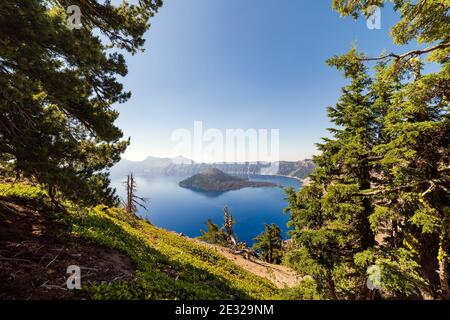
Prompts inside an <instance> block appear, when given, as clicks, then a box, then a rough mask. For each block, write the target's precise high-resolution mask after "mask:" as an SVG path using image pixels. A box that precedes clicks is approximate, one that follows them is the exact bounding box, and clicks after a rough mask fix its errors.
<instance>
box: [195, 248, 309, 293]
mask: <svg viewBox="0 0 450 320" xmlns="http://www.w3.org/2000/svg"><path fill="white" fill-rule="evenodd" d="M202 243H203V242H202ZM203 244H205V243H203ZM206 245H208V246H210V247H212V248H214V249H215V250H216V251H217V252H219V253H221V254H222V255H223V256H224V257H226V258H227V259H229V260H231V261H233V262H234V263H235V264H237V265H238V266H240V267H242V268H243V269H245V270H247V271H249V272H251V273H254V274H256V275H258V276H260V277H263V278H266V279H268V280H270V281H272V282H273V283H274V284H275V285H276V286H277V287H278V288H280V289H281V288H285V287H288V288H292V287H294V286H295V285H296V284H298V283H299V282H300V281H301V280H302V278H301V277H300V276H299V275H298V274H297V273H296V272H295V271H294V270H292V269H291V268H289V267H286V266H280V265H276V264H270V263H267V262H264V261H261V260H258V259H256V258H253V257H251V258H250V259H247V258H245V257H244V256H243V255H240V254H234V253H233V251H232V250H231V249H228V248H224V247H221V246H216V245H211V244H206Z"/></svg>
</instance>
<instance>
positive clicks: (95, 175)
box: [0, 0, 162, 204]
mask: <svg viewBox="0 0 450 320" xmlns="http://www.w3.org/2000/svg"><path fill="white" fill-rule="evenodd" d="M161 4H162V2H161V1H160V0H142V1H139V4H138V5H132V4H128V3H126V2H123V3H121V4H119V5H112V4H111V2H110V1H105V2H103V3H99V2H98V1H95V0H70V1H68V0H67V1H66V0H57V1H56V0H20V1H18V0H2V1H1V2H0V161H1V163H2V165H1V167H2V168H3V167H4V165H3V164H4V163H5V161H8V165H9V166H10V168H8V170H9V173H10V174H11V171H12V174H14V175H19V176H22V177H25V178H27V179H32V180H34V181H38V182H40V183H41V184H43V185H44V186H46V187H47V189H48V191H49V194H50V196H51V197H52V198H54V197H55V196H56V194H58V193H63V194H64V196H65V197H67V198H69V199H72V200H76V201H77V202H83V203H85V204H96V203H99V202H103V203H106V204H112V203H117V200H118V199H117V197H116V196H115V195H114V192H113V190H112V189H111V188H110V187H109V178H108V174H107V169H108V168H110V167H111V166H112V165H113V164H114V163H115V162H117V161H119V159H120V154H121V153H122V152H123V151H124V150H125V148H126V147H127V145H128V141H127V140H124V139H122V136H123V134H122V132H121V130H120V129H119V128H117V127H116V126H115V125H114V121H115V120H116V119H117V116H118V113H117V111H115V110H114V109H113V108H112V106H113V105H114V104H116V103H123V102H125V101H127V99H128V98H129V97H130V93H129V92H126V91H124V90H123V86H122V84H121V83H120V82H118V80H117V77H122V76H125V75H126V74H127V67H126V64H125V59H124V56H123V54H122V53H121V52H120V51H123V50H124V51H125V52H130V53H136V52H137V51H139V50H141V49H142V46H143V44H144V39H143V35H144V33H145V31H146V30H147V29H148V28H149V19H150V18H151V17H152V16H153V15H154V13H155V12H156V11H157V9H158V8H159V7H160V6H161ZM70 5H77V6H79V8H80V9H81V14H82V16H81V18H82V21H81V23H82V27H81V29H70V28H69V27H68V25H67V19H68V16H67V13H66V9H67V8H68V7H69V6H70Z"/></svg>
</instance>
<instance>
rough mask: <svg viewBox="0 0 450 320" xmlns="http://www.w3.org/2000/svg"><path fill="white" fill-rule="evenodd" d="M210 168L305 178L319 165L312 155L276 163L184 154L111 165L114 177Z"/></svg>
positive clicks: (183, 173) (182, 173)
mask: <svg viewBox="0 0 450 320" xmlns="http://www.w3.org/2000/svg"><path fill="white" fill-rule="evenodd" d="M209 168H216V169H219V170H221V171H223V172H225V173H227V174H231V175H237V176H247V175H280V176H287V177H292V178H298V179H304V178H306V177H308V176H309V175H310V174H311V173H312V171H313V170H314V168H315V165H314V163H313V162H312V160H311V159H305V160H299V161H278V162H273V163H263V162H257V163H254V162H253V163H231V162H230V163H197V162H194V161H192V160H190V159H187V158H184V157H176V158H173V159H171V158H158V157H147V158H146V159H144V160H143V161H131V160H127V159H122V160H121V161H120V162H118V163H117V164H116V165H115V166H114V167H112V168H111V171H110V172H111V178H113V179H116V178H123V177H124V176H126V175H127V174H129V173H130V172H134V173H135V174H136V175H140V176H150V177H152V176H192V175H195V174H198V173H200V172H202V171H205V170H207V169H209Z"/></svg>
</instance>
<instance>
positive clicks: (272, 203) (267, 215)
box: [113, 176, 301, 245]
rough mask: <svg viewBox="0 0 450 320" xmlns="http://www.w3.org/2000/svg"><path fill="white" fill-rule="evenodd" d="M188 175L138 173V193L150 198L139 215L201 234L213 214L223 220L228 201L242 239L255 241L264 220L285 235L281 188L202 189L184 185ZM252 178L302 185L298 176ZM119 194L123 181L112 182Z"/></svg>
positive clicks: (237, 231) (285, 221)
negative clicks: (224, 208) (182, 185)
mask: <svg viewBox="0 0 450 320" xmlns="http://www.w3.org/2000/svg"><path fill="white" fill-rule="evenodd" d="M185 178H186V177H156V178H141V177H136V182H137V189H138V195H139V196H142V197H146V198H148V199H149V203H148V209H149V210H148V211H145V210H142V209H141V210H140V211H139V212H138V215H139V216H141V217H143V218H146V219H148V220H149V221H150V222H151V223H153V224H154V225H156V226H158V227H162V228H165V229H168V230H172V231H176V232H181V233H184V234H186V235H187V236H189V237H196V236H199V235H200V229H205V227H204V226H205V222H206V220H208V219H209V218H211V219H212V220H213V221H214V222H215V223H217V224H218V225H222V224H223V207H224V206H225V205H227V206H228V207H229V209H231V211H232V213H233V217H234V219H235V220H236V224H235V228H234V231H235V233H236V235H237V237H238V239H239V241H244V242H247V243H248V244H250V245H251V244H252V243H253V238H255V237H256V236H257V235H258V234H260V233H261V232H262V231H263V230H264V224H265V223H268V224H270V223H276V224H278V225H279V226H280V228H282V230H283V232H284V235H285V237H286V231H287V226H286V223H287V221H288V218H289V217H288V215H287V214H285V213H283V209H284V208H285V207H286V206H287V202H286V200H285V197H286V196H285V193H284V191H283V189H282V188H245V189H241V190H235V191H228V192H224V193H213V192H199V191H193V190H190V189H184V188H181V187H180V186H178V182H180V181H181V180H183V179H185ZM251 180H263V181H271V182H274V183H276V184H279V185H281V186H283V187H288V186H293V187H294V188H297V189H298V188H299V187H300V185H301V183H300V182H299V181H298V180H295V179H291V178H286V177H274V176H270V177H269V176H255V177H251ZM113 185H114V186H115V187H116V188H117V191H118V194H119V195H120V196H122V195H123V193H124V190H123V184H122V183H121V182H120V181H116V182H113Z"/></svg>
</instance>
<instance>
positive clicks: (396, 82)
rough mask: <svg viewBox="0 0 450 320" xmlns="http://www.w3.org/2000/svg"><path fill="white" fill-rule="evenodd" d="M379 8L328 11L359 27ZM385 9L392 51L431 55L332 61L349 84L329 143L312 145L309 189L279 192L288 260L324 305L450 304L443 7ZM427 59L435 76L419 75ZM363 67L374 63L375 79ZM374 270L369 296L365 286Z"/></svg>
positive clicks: (350, 56)
mask: <svg viewBox="0 0 450 320" xmlns="http://www.w3.org/2000/svg"><path fill="white" fill-rule="evenodd" d="M384 2H385V1H383V0H378V1H362V0H361V1H346V0H334V1H333V6H334V8H335V9H336V10H337V11H338V12H339V13H340V14H342V15H344V16H347V15H351V16H353V17H358V16H360V15H365V16H368V14H369V11H370V10H369V6H370V5H382V4H383V3H384ZM393 2H394V3H395V9H396V10H397V11H398V12H399V13H400V21H399V22H398V23H397V24H396V25H395V26H394V27H393V29H392V31H391V34H392V37H393V40H394V42H396V43H397V44H401V45H403V44H408V43H409V42H410V41H412V40H417V41H418V42H421V43H425V44H427V45H428V47H427V48H425V49H417V50H413V51H409V52H405V53H402V54H397V53H391V54H382V55H381V56H380V57H376V58H373V59H369V58H368V57H366V56H365V55H363V54H360V53H358V52H357V51H356V49H352V50H351V51H350V52H349V53H347V54H345V55H342V56H336V57H333V58H332V59H330V60H329V61H328V63H329V64H330V65H332V66H334V67H336V68H337V69H338V70H341V71H343V73H344V76H345V77H346V78H347V79H348V80H349V84H348V85H347V86H345V87H344V88H343V89H342V96H341V98H340V99H339V101H338V102H337V104H336V105H335V106H333V107H330V108H329V109H328V115H329V117H330V119H331V121H332V122H333V123H334V124H335V127H334V128H331V129H330V132H331V133H332V138H327V139H324V141H323V143H321V144H319V145H318V147H319V150H320V151H321V154H320V155H319V156H317V157H315V158H314V161H315V163H316V164H317V165H318V166H319V167H318V168H317V169H316V170H315V172H314V173H313V175H312V176H311V184H310V185H309V186H306V187H304V188H303V189H302V190H300V191H299V192H298V193H296V192H295V191H294V190H292V189H290V190H288V191H287V194H288V199H289V207H288V208H287V211H288V212H290V214H291V221H290V225H291V226H292V227H293V228H294V230H293V232H292V236H293V239H294V245H295V250H294V251H292V252H291V253H290V254H289V256H288V259H287V260H288V261H289V262H290V264H291V265H293V266H294V267H295V268H296V269H297V270H299V271H300V272H301V273H302V274H305V275H306V274H307V275H311V276H312V277H313V278H314V280H315V284H316V288H317V290H318V292H319V293H320V294H322V295H323V296H324V297H325V298H333V299H337V298H341V299H342V298H363V299H368V298H373V297H374V296H378V297H384V298H393V297H396V298H401V297H406V296H413V297H422V298H439V297H440V298H450V291H449V277H448V267H449V266H448V265H449V257H448V252H449V249H450V246H449V244H450V242H449V239H450V238H449V235H450V223H449V221H450V220H449V219H450V217H449V214H450V208H449V203H450V199H449V198H450V192H449V190H450V180H449V176H450V175H449V174H450V152H449V150H450V146H449V136H450V135H449V134H450V119H449V106H450V97H449V92H450V59H449V58H450V56H449V54H450V36H449V35H450V16H449V15H448V11H449V3H448V1H445V0H437V1H415V2H413V1H408V0H394V1H393ZM424 56H426V57H427V60H428V62H434V63H435V64H436V65H437V66H439V68H438V69H437V70H438V71H436V72H433V73H429V74H422V69H423V65H424V64H425V63H426V62H425V61H424V60H423V59H422V57H424ZM368 60H375V61H377V63H376V65H375V67H374V69H373V72H369V69H368V68H367V65H368V64H367V63H366V62H367V61H368ZM370 71H372V70H370ZM373 265H375V266H376V267H378V268H379V270H380V273H381V284H382V286H381V290H379V292H377V293H376V294H375V293H374V292H370V290H369V288H368V287H367V286H366V279H367V276H368V275H367V270H368V268H369V267H370V266H373ZM436 270H438V272H436Z"/></svg>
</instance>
